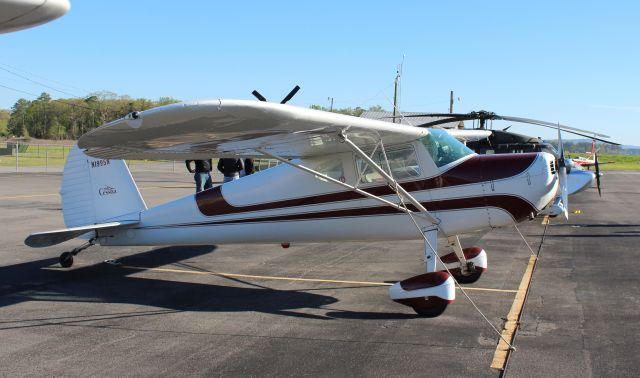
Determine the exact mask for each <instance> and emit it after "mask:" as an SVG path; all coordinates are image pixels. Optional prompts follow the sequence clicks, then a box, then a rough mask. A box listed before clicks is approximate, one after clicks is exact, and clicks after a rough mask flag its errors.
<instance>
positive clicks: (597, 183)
mask: <svg viewBox="0 0 640 378" xmlns="http://www.w3.org/2000/svg"><path fill="white" fill-rule="evenodd" d="M593 160H594V162H595V167H596V185H597V187H598V195H599V196H600V197H602V192H601V191H600V164H598V153H597V152H594V153H593Z"/></svg>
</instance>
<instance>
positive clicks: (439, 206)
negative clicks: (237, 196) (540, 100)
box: [211, 195, 536, 224]
mask: <svg viewBox="0 0 640 378" xmlns="http://www.w3.org/2000/svg"><path fill="white" fill-rule="evenodd" d="M422 205H423V206H424V207H426V208H427V210H429V211H448V210H461V209H473V208H483V207H485V206H488V207H495V208H499V209H503V210H505V211H507V212H508V213H509V214H511V216H512V217H513V218H514V219H515V220H516V221H518V222H520V221H523V220H525V219H527V218H528V217H529V215H530V214H531V213H532V212H533V213H536V209H535V208H534V207H533V205H531V204H530V203H529V202H528V201H526V200H524V199H522V198H520V197H514V196H508V195H496V196H487V197H473V198H461V199H452V200H443V201H432V202H422ZM409 209H411V210H413V211H416V209H415V208H413V209H412V206H409ZM394 213H401V211H400V210H397V209H395V208H392V207H390V206H376V207H364V208H362V207H361V208H356V209H341V210H329V211H321V212H313V213H297V214H287V215H274V216H267V217H255V218H245V219H232V220H226V221H217V222H211V223H212V224H238V223H252V222H280V221H295V220H311V219H327V218H347V217H359V216H374V215H388V214H394Z"/></svg>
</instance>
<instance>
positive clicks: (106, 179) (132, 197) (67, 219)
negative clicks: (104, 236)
mask: <svg viewBox="0 0 640 378" xmlns="http://www.w3.org/2000/svg"><path fill="white" fill-rule="evenodd" d="M60 196H61V198H62V212H63V215H64V223H65V225H66V226H67V227H78V226H86V225H92V224H99V223H105V222H110V221H129V220H131V221H134V220H136V221H137V220H139V214H140V211H142V210H146V209H147V206H146V204H145V203H144V200H143V199H142V196H141V195H140V191H139V190H138V187H137V185H136V183H135V181H133V177H131V172H129V168H127V166H126V164H125V163H124V161H123V160H110V159H95V158H92V157H90V156H88V155H86V154H85V153H84V152H83V151H82V150H81V149H79V148H78V146H75V147H74V148H73V149H72V150H71V152H70V153H69V155H68V157H67V161H66V163H65V166H64V173H63V175H62V185H61V187H60Z"/></svg>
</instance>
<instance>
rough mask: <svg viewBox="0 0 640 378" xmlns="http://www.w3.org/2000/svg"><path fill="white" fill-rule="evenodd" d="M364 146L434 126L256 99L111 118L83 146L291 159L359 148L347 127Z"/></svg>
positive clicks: (110, 153)
mask: <svg viewBox="0 0 640 378" xmlns="http://www.w3.org/2000/svg"><path fill="white" fill-rule="evenodd" d="M341 131H346V132H347V133H348V134H349V139H350V140H351V141H353V142H354V143H356V144H357V145H358V146H360V147H361V148H369V147H373V146H375V145H376V143H377V142H378V140H379V139H380V138H382V140H383V142H384V144H385V145H386V146H392V145H395V144H400V143H407V142H410V141H413V140H416V139H418V138H420V137H422V136H424V135H427V134H428V133H429V131H428V129H423V128H417V127H413V126H407V125H397V124H393V123H389V122H382V121H377V120H372V119H364V118H358V117H351V116H347V115H343V114H336V113H329V112H324V111H319V110H313V109H306V108H299V107H295V106H290V105H282V104H275V103H269V102H259V101H248V100H206V101H193V102H184V103H179V104H171V105H167V106H162V107H158V108H154V109H149V110H145V111H142V112H134V113H131V114H128V115H127V116H126V117H124V118H121V119H119V120H116V121H113V122H111V123H108V124H106V125H104V126H101V127H99V128H97V129H95V130H92V131H90V132H88V133H87V134H85V135H83V136H82V137H81V138H80V140H79V141H78V146H79V147H80V148H82V149H85V150H86V153H87V154H88V155H90V156H94V157H98V158H106V159H150V160H154V159H168V160H185V159H208V158H211V157H236V156H242V157H261V156H262V155H261V154H260V153H258V152H256V149H262V150H265V151H267V152H269V153H271V154H275V155H278V156H281V157H285V158H304V157H311V156H318V155H326V154H331V153H338V152H344V151H351V150H350V149H349V147H348V146H347V145H345V144H344V143H341V142H340V138H339V133H340V132H341Z"/></svg>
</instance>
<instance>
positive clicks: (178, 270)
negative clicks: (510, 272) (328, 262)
mask: <svg viewBox="0 0 640 378" xmlns="http://www.w3.org/2000/svg"><path fill="white" fill-rule="evenodd" d="M119 266H120V267H122V268H129V269H137V270H147V271H151V272H163V273H187V274H199V275H206V276H219V277H233V278H254V279H259V280H279V281H298V282H319V283H339V284H348V285H365V286H393V284H392V283H388V282H371V281H345V280H325V279H319V278H298V277H277V276H258V275H252V274H238V273H220V272H206V271H198V270H186V269H170V268H145V267H139V266H129V265H119ZM465 290H471V291H491V292H499V293H516V292H517V290H504V289H489V288H480V287H465Z"/></svg>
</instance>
